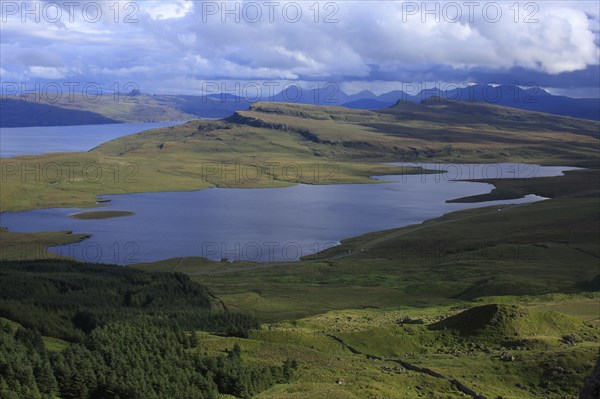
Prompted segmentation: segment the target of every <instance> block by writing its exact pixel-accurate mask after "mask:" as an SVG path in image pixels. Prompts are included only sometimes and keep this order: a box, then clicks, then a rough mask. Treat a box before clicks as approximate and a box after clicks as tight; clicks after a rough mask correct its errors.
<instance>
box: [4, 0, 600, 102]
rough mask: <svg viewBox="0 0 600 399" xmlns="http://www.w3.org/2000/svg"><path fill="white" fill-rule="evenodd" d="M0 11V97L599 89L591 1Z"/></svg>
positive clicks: (31, 4) (33, 6) (39, 6)
mask: <svg viewBox="0 0 600 399" xmlns="http://www.w3.org/2000/svg"><path fill="white" fill-rule="evenodd" d="M0 6H1V7H0V22H1V25H0V26H1V28H0V29H1V31H0V33H1V35H0V36H1V37H0V80H1V82H2V91H3V92H6V91H7V90H22V91H26V90H35V88H36V87H40V88H42V89H44V88H48V87H62V88H63V89H65V88H66V89H68V90H74V91H75V92H77V91H79V90H84V88H86V87H88V86H89V85H99V86H100V87H103V88H104V89H105V90H113V91H115V90H118V91H123V92H126V91H130V90H131V89H132V88H135V89H137V90H140V91H142V92H146V93H162V94H201V93H202V92H206V91H208V90H215V87H219V88H220V90H224V91H231V92H234V91H236V90H243V89H244V87H247V85H248V84H250V85H259V86H260V87H261V88H262V89H263V90H273V91H277V88H280V87H282V86H283V85H285V84H288V83H289V82H293V83H297V84H300V85H301V86H305V87H319V86H321V85H326V84H328V83H329V82H335V84H336V85H339V87H340V88H341V89H342V90H343V91H345V92H347V93H348V94H352V93H355V92H358V91H361V90H371V91H373V92H375V93H376V94H379V93H383V92H387V91H391V90H396V89H402V88H403V87H404V85H408V84H413V83H415V82H417V83H419V84H423V85H427V86H428V87H432V86H436V85H440V87H442V88H443V87H444V85H446V84H459V85H467V84H473V83H481V84H518V85H522V86H528V85H529V86H531V85H536V86H539V87H542V88H545V89H547V90H549V91H550V92H552V93H556V94H561V95H570V96H575V97H600V92H599V91H600V89H599V87H600V66H599V64H600V33H599V30H600V10H599V8H600V6H599V5H598V2H597V1H537V2H531V1H521V2H519V1H515V0H511V1H509V2H502V1H498V2H492V1H456V2H453V1H443V2H427V3H424V2H421V1H419V2H412V1H365V0H363V1H320V2H316V1H313V0H309V1H238V2H224V1H160V2H159V1H145V0H144V1H116V0H104V1H81V0H80V1H76V0H73V1H22V0H20V1H9V0H0ZM15 84H17V86H15ZM236 84H237V85H236ZM16 87H19V89H16Z"/></svg>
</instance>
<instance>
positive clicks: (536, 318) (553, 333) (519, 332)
mask: <svg viewBox="0 0 600 399" xmlns="http://www.w3.org/2000/svg"><path fill="white" fill-rule="evenodd" d="M429 328H430V329H432V330H453V331H455V332H456V333H457V334H458V335H460V336H463V337H476V338H478V339H480V340H485V341H488V342H505V341H507V340H510V339H515V338H527V337H540V338H541V337H548V338H550V337H554V338H557V339H560V338H561V337H563V336H565V335H567V334H572V333H574V332H576V333H581V334H584V335H586V336H587V335H589V334H593V333H594V332H593V331H592V329H591V328H590V327H587V326H586V325H585V324H584V323H583V322H582V321H581V320H578V319H576V318H574V317H571V316H567V315H564V314H560V313H556V312H551V311H536V310H531V309H527V308H525V307H522V306H519V305H500V304H490V305H483V306H477V307H473V308H470V309H467V310H465V311H463V312H461V313H458V314H456V315H454V316H450V317H448V318H446V319H444V320H441V321H439V322H436V323H433V324H431V325H429Z"/></svg>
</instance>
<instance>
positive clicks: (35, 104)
mask: <svg viewBox="0 0 600 399" xmlns="http://www.w3.org/2000/svg"><path fill="white" fill-rule="evenodd" d="M432 98H433V99H450V100H455V101H464V102H471V103H489V104H495V105H503V106H508V107H513V108H518V109H523V110H528V111H537V112H545V113H549V114H555V115H563V116H570V117H574V118H582V119H590V120H600V99H595V98H571V97H565V96H555V95H552V94H550V93H548V92H547V91H545V90H542V89H539V88H525V89H524V88H521V87H518V86H511V85H502V86H492V85H473V86H469V87H463V88H456V89H452V90H439V89H433V90H423V91H421V92H419V93H417V94H414V95H413V94H409V93H406V92H404V91H401V90H395V91H390V92H388V93H384V94H381V95H375V94H373V93H372V92H370V91H362V92H360V93H356V94H352V95H348V94H346V93H344V92H342V91H341V90H338V89H337V87H336V86H334V85H330V86H325V87H324V88H319V89H301V88H300V87H299V86H294V85H291V86H288V87H286V89H285V90H283V91H281V92H279V93H278V94H276V95H275V96H272V97H270V98H265V97H263V98H261V99H260V101H263V102H264V101H269V102H288V103H299V104H310V105H329V106H343V107H347V108H353V109H368V110H377V109H382V108H388V107H391V106H393V105H394V104H396V103H397V102H398V101H407V102H412V103H420V102H422V101H424V100H429V99H432ZM67 100H68V101H67ZM252 104H253V101H249V100H248V99H246V98H243V97H240V96H235V95H232V94H228V93H224V94H211V95H203V96H192V95H149V94H143V93H139V92H132V93H129V94H123V95H121V96H118V99H115V96H112V95H111V96H103V97H102V98H100V99H99V100H97V101H94V102H91V101H86V100H85V98H83V97H82V96H80V97H75V98H74V99H72V98H70V99H66V98H65V99H63V100H62V101H52V102H48V101H46V102H45V101H41V100H39V98H36V100H35V101H33V100H31V99H29V98H21V97H17V96H3V97H2V99H1V100H0V127H23V126H69V125H81V124H102V123H126V122H156V121H174V120H175V121H177V120H181V121H185V120H189V119H196V118H225V117H228V116H230V115H233V113H235V112H236V111H243V110H246V109H248V108H249V107H250V105H252Z"/></svg>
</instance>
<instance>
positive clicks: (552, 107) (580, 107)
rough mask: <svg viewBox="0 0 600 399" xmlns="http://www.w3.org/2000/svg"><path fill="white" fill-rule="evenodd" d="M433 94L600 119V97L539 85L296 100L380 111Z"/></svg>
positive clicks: (306, 93) (313, 95)
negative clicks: (560, 92) (557, 91)
mask: <svg viewBox="0 0 600 399" xmlns="http://www.w3.org/2000/svg"><path fill="white" fill-rule="evenodd" d="M297 92H298V90H297V89H296V88H294V87H291V88H288V89H287V92H282V93H280V94H278V95H277V96H275V101H282V102H286V101H285V99H290V98H292V99H293V98H296V97H298V96H297ZM431 97H436V98H445V99H449V100H454V101H465V102H475V103H488V104H494V105H504V106H506V107H513V108H518V109H523V110H527V111H537V112H545V113H549V114H555V115H563V116H571V117H574V118H582V119H591V120H600V99H598V98H572V97H566V96H556V95H552V94H550V93H548V92H547V91H545V90H543V89H540V88H537V87H533V88H521V87H519V86H513V85H493V86H492V85H473V86H468V87H463V88H455V89H452V90H439V89H428V90H422V91H421V92H419V93H417V94H414V95H412V94H409V93H406V92H404V91H401V90H395V91H390V92H388V93H384V94H381V95H379V96H377V95H375V94H373V93H372V92H370V91H362V92H360V93H357V94H354V95H347V94H345V93H343V92H342V91H338V92H336V93H333V92H332V90H330V89H312V90H303V91H302V96H300V97H298V99H297V101H296V102H299V103H302V104H313V105H341V106H344V107H347V108H354V109H371V110H376V109H382V108H388V107H391V106H392V105H394V104H395V103H396V102H398V101H399V100H401V101H410V102H417V103H418V102H421V101H423V100H427V99H429V98H431Z"/></svg>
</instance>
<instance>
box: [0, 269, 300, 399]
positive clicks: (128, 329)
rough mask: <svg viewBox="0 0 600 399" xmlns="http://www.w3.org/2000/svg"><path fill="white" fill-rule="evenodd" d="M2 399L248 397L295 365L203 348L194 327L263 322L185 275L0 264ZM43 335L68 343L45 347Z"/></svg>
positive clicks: (230, 330) (226, 329)
mask: <svg viewBox="0 0 600 399" xmlns="http://www.w3.org/2000/svg"><path fill="white" fill-rule="evenodd" d="M0 316H1V317H4V318H7V319H10V320H12V321H14V322H17V323H19V324H20V326H19V327H15V326H14V325H9V324H8V323H6V322H2V321H1V320H0V397H1V398H7V399H11V398H15V399H16V398H53V397H56V396H59V397H61V398H65V399H69V398H90V399H94V398H108V399H110V398H133V399H135V398H140V399H142V398H144V399H146V398H148V399H151V398H189V399H196V398H197V399H204V398H217V397H218V394H219V393H226V394H231V395H234V396H236V397H240V398H249V397H251V396H253V395H255V394H257V393H258V392H261V391H263V390H265V389H267V388H269V387H270V386H272V385H273V384H276V383H283V382H286V381H289V380H290V378H291V377H292V373H293V370H294V369H295V368H296V367H297V365H296V362H295V361H293V360H287V361H285V362H284V363H283V364H282V365H273V366H272V367H264V366H257V365H253V364H251V363H248V362H244V361H243V360H242V356H241V350H240V347H239V346H237V345H236V346H234V347H233V348H232V349H231V350H230V351H229V352H228V353H227V354H226V355H221V356H217V357H215V356H209V355H208V354H206V352H203V351H202V343H201V342H199V339H198V336H197V334H196V333H195V332H194V331H195V330H205V331H212V332H216V333H220V334H230V335H235V336H242V337H243V336H246V335H247V334H248V332H249V330H250V329H252V328H257V327H258V323H257V321H256V320H255V319H253V318H252V317H250V316H248V315H245V314H240V313H234V312H230V311H228V310H226V309H223V307H222V305H221V306H217V305H216V301H215V300H214V299H213V298H212V297H211V294H210V292H209V291H208V290H207V289H206V288H204V287H203V286H201V285H199V284H197V283H195V282H193V281H191V280H190V279H189V278H188V277H187V276H185V275H181V274H168V273H145V272H141V271H136V270H133V269H128V268H124V267H116V266H107V265H85V264H80V263H75V262H63V261H48V262H25V263H19V262H12V263H10V262H2V263H0ZM42 335H45V336H52V337H56V338H62V339H64V340H67V341H68V342H69V343H70V344H69V345H68V347H67V348H66V349H64V350H62V351H56V352H48V351H47V350H46V347H45V345H44V341H43V339H42Z"/></svg>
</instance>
